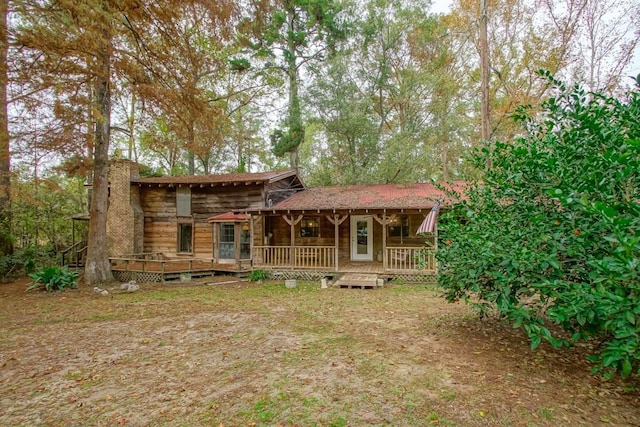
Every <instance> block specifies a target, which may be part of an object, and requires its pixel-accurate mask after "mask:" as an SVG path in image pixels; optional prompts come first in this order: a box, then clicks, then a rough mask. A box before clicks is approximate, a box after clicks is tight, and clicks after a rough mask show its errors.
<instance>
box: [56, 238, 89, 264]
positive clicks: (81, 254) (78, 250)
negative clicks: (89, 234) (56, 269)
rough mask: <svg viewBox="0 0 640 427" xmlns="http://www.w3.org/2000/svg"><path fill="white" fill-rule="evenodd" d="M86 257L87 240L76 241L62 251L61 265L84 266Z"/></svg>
mask: <svg viewBox="0 0 640 427" xmlns="http://www.w3.org/2000/svg"><path fill="white" fill-rule="evenodd" d="M86 257H87V242H86V241H81V242H77V243H76V244H74V245H73V246H71V247H69V248H67V249H65V250H64V251H62V266H65V265H66V266H67V267H71V268H82V267H84V260H85V258H86Z"/></svg>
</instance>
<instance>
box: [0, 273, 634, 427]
mask: <svg viewBox="0 0 640 427" xmlns="http://www.w3.org/2000/svg"><path fill="white" fill-rule="evenodd" d="M227 280H228V279H227ZM114 286H115V285H114ZM141 288H142V289H141V290H140V291H138V292H135V293H123V292H120V291H119V290H118V289H119V288H114V289H112V290H111V291H110V293H109V295H107V296H101V295H97V294H95V293H94V292H93V290H92V289H88V288H84V289H79V290H74V291H67V292H62V293H50V294H47V293H42V292H26V291H25V289H26V282H25V281H22V282H17V283H12V284H2V285H0V298H1V300H0V425H2V426H16V425H24V426H32V425H47V426H58V425H59V426H69V425H78V426H80V425H81V426H93V425H99V426H117V425H126V426H147V425H155V426H183V425H184V426H199V425H207V426H429V425H445V426H577V425H585V426H593V425H619V426H638V425H640V388H639V384H638V383H632V382H626V383H624V382H620V381H617V380H616V381H609V382H607V381H603V380H601V379H600V378H599V377H594V376H592V375H591V374H590V365H589V364H588V363H587V362H586V356H585V355H586V348H585V347H579V348H574V349H571V350H563V351H555V350H552V349H551V348H549V347H547V346H544V345H543V346H541V348H540V349H539V350H537V351H535V352H532V351H530V350H529V345H528V342H527V341H526V340H525V338H524V337H523V335H522V333H521V332H520V331H519V330H515V329H512V328H510V327H508V326H506V325H503V324H501V323H500V322H499V321H498V320H486V319H485V320H480V319H478V318H477V317H476V316H475V315H474V314H473V312H472V311H470V309H469V308H468V307H465V306H464V305H462V304H457V305H452V304H447V303H446V302H444V301H443V300H442V299H440V298H437V297H436V295H435V291H434V290H433V289H432V288H430V287H425V286H416V285H390V286H388V287H385V288H383V289H378V290H358V289H320V286H319V284H316V283H309V284H301V285H300V286H299V287H298V288H296V289H286V288H285V286H284V285H283V284H282V283H265V284H251V283H222V284H220V283H218V284H208V285H206V284H204V283H192V284H188V285H185V284H172V285H160V284H157V285H149V284H142V285H141Z"/></svg>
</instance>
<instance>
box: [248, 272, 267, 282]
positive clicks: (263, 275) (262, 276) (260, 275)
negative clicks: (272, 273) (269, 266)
mask: <svg viewBox="0 0 640 427" xmlns="http://www.w3.org/2000/svg"><path fill="white" fill-rule="evenodd" d="M268 278H269V273H267V272H266V271H264V270H253V271H252V272H251V274H249V281H250V282H259V281H260V280H267V279H268Z"/></svg>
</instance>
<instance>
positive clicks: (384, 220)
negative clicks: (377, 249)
mask: <svg viewBox="0 0 640 427" xmlns="http://www.w3.org/2000/svg"><path fill="white" fill-rule="evenodd" d="M395 217H396V215H395V214H393V215H391V216H389V217H387V214H386V212H385V213H383V214H382V217H380V216H379V215H374V216H373V218H375V220H376V221H378V223H379V224H380V225H382V269H383V270H384V271H387V225H389V223H390V222H391V221H393V220H394V219H395Z"/></svg>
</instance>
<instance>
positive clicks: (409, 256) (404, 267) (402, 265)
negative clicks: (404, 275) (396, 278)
mask: <svg viewBox="0 0 640 427" xmlns="http://www.w3.org/2000/svg"><path fill="white" fill-rule="evenodd" d="M386 256H387V270H388V271H416V270H421V271H424V272H435V271H436V259H435V251H434V250H432V249H425V248H422V247H387V254H386Z"/></svg>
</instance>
